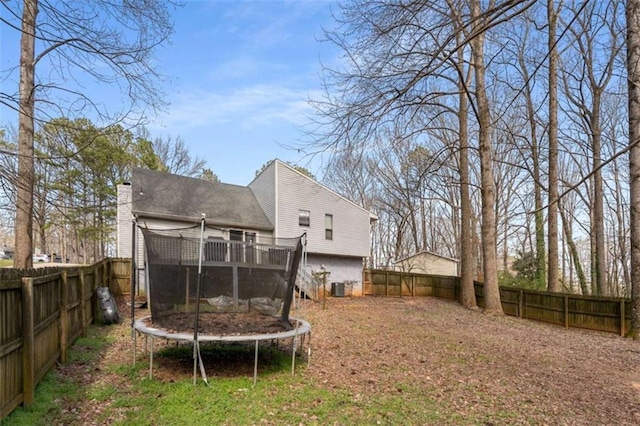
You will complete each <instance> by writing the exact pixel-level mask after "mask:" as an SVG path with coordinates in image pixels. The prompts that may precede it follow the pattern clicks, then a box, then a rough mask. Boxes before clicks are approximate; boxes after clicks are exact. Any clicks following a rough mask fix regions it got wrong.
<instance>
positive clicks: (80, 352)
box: [2, 298, 640, 426]
mask: <svg viewBox="0 0 640 426" xmlns="http://www.w3.org/2000/svg"><path fill="white" fill-rule="evenodd" d="M322 306H323V305H322V304H312V305H310V306H307V307H306V309H307V311H306V312H305V314H306V318H308V319H309V321H310V322H311V324H312V327H313V339H312V347H313V350H314V351H313V353H312V356H311V358H310V360H309V363H308V364H307V363H306V362H305V360H302V359H297V360H296V372H295V376H292V375H291V354H290V352H289V353H286V352H283V351H280V350H278V349H275V348H270V347H261V349H260V358H259V363H258V381H257V384H256V385H255V386H254V385H253V356H254V352H253V345H249V346H241V345H231V346H203V347H202V351H201V352H202V356H203V358H204V364H205V367H206V370H207V374H209V383H210V386H207V385H206V384H205V383H204V382H203V380H202V379H201V378H200V376H199V375H198V380H197V384H196V385H195V386H194V385H193V382H192V373H193V359H192V354H191V347H190V346H189V345H182V346H178V347H176V345H175V344H174V343H167V342H165V341H162V342H164V343H160V339H156V344H155V349H156V350H155V352H154V372H153V373H154V374H153V378H152V379H149V365H148V357H147V355H145V354H144V353H143V351H142V347H143V339H138V352H137V354H138V362H136V364H135V365H132V359H133V358H132V350H131V349H132V344H131V333H130V329H129V326H128V324H129V323H128V321H127V320H126V319H125V321H124V323H123V324H121V325H117V326H104V327H93V328H91V330H90V333H89V335H88V336H87V337H86V338H83V339H80V340H79V341H78V343H77V344H76V345H75V346H74V347H73V348H72V350H71V351H70V354H69V358H70V362H69V363H67V364H65V365H63V366H59V367H58V368H56V369H55V371H53V372H52V373H50V374H49V375H48V376H47V377H46V378H45V380H44V381H43V382H42V383H41V384H40V385H39V386H38V389H37V391H36V404H34V406H33V407H32V408H30V409H24V408H19V409H18V410H16V411H15V412H14V414H12V415H11V416H10V417H9V418H8V419H5V420H4V421H3V422H2V424H3V426H4V425H5V424H6V425H7V426H8V425H14V424H17V425H50V424H95V425H107V424H108V425H130V424H131V425H174V424H175V425H200V424H205V425H209V424H221V425H225V424H228V425H236V424H267V425H272V424H277V425H281V424H282V425H299V424H302V425H324V424H334V425H351V424H364V425H370V424H385V425H386V424H390V425H404V424H438V425H440V424H444V425H452V424H453V425H457V424H465V425H466V424H640V409H639V408H638V407H640V405H639V404H638V401H640V393H639V392H638V388H640V385H638V387H637V388H636V384H637V383H640V373H639V372H640V347H639V346H638V344H637V342H633V341H629V340H627V339H622V338H620V337H618V336H614V335H608V334H600V333H593V332H583V331H568V330H564V329H563V328H561V327H553V326H548V325H545V324H537V323H533V322H529V321H525V320H518V319H514V318H510V317H488V316H484V315H482V314H481V313H479V312H477V311H471V310H465V309H463V308H461V307H460V306H458V305H456V304H454V303H450V302H444V301H439V300H436V299H430V298H424V299H418V298H416V299H409V298H403V299H377V298H376V299H373V298H363V299H349V300H347V299H343V300H335V299H329V300H328V303H327V307H326V309H323V307H322ZM121 313H123V310H121ZM124 313H125V314H126V312H124ZM281 346H282V347H285V346H287V345H286V344H283V345H281ZM287 350H290V348H288V349H287ZM602 360H606V362H602Z"/></svg>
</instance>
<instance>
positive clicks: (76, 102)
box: [0, 0, 172, 268]
mask: <svg viewBox="0 0 640 426" xmlns="http://www.w3.org/2000/svg"><path fill="white" fill-rule="evenodd" d="M0 7H2V8H5V9H6V10H7V14H5V15H3V17H2V18H1V21H0V22H1V23H2V25H3V28H4V29H5V30H16V31H20V32H21V41H20V63H19V65H20V66H19V73H20V84H19V90H18V92H17V94H12V93H10V92H2V93H0V99H1V101H2V103H3V104H5V105H6V106H8V107H9V108H13V109H15V110H16V111H17V113H18V121H19V127H18V152H17V154H18V177H17V180H16V183H17V185H16V187H17V200H16V220H15V257H14V266H15V267H18V268H25V267H29V266H31V264H32V261H31V252H32V249H33V236H32V229H33V204H34V203H33V185H34V166H33V161H34V147H33V135H34V132H35V123H36V121H40V120H42V121H47V117H49V118H50V117H53V116H66V115H73V114H76V115H81V114H85V115H95V116H98V117H100V118H101V121H103V123H101V124H102V125H104V126H108V125H109V124H110V123H114V122H118V121H122V120H124V119H125V118H126V117H129V118H130V119H132V120H134V121H136V120H139V119H140V118H141V117H142V113H143V110H144V109H149V108H154V107H157V106H159V105H160V104H161V103H162V102H161V99H160V97H159V96H158V90H157V85H156V84H155V83H156V80H157V77H158V75H157V73H156V72H155V70H154V68H153V63H152V53H153V50H154V47H156V46H158V45H159V44H161V43H162V42H164V41H165V40H166V39H167V38H168V36H169V35H170V33H171V30H172V25H171V23H170V21H169V13H168V9H167V4H166V3H165V2H146V1H145V2H122V3H119V2H111V1H108V0H95V1H92V2H84V3H76V2H71V1H58V2H53V3H52V2H46V1H38V0H24V1H23V2H19V1H12V2H9V1H5V2H1V3H0ZM36 40H37V41H38V46H39V48H40V50H39V51H38V52H36ZM47 60H48V61H49V64H45V63H46V61H47ZM38 65H43V67H45V68H43V71H44V72H43V73H42V75H40V74H38V77H39V79H38V84H36V68H37V66H38ZM47 65H48V68H47V67H46V66H47ZM3 74H4V75H5V80H6V79H8V78H10V76H11V75H12V74H11V69H8V70H3ZM87 76H88V77H89V78H91V79H93V80H94V81H99V82H102V83H105V84H114V83H115V84H116V85H117V86H119V88H120V89H122V90H121V93H122V94H123V98H124V99H123V103H122V104H123V105H126V106H125V108H124V109H123V110H122V111H118V112H115V113H114V112H113V111H112V112H111V113H109V111H108V110H107V109H108V106H106V105H104V104H102V103H101V102H99V101H98V100H97V99H96V98H94V97H92V94H91V93H89V92H87V91H86V89H85V88H83V78H85V77H87ZM4 87H5V86H4V85H3V88H4ZM38 105H40V107H38Z"/></svg>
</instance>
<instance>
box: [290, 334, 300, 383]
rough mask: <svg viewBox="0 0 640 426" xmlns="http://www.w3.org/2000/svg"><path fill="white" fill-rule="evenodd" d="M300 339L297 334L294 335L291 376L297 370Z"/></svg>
mask: <svg viewBox="0 0 640 426" xmlns="http://www.w3.org/2000/svg"><path fill="white" fill-rule="evenodd" d="M297 340H298V337H297V336H294V338H293V342H292V345H293V347H292V348H291V349H292V351H291V377H293V375H294V373H295V371H296V350H297V349H296V341H297Z"/></svg>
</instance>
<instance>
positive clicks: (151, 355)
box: [149, 336, 153, 379]
mask: <svg viewBox="0 0 640 426" xmlns="http://www.w3.org/2000/svg"><path fill="white" fill-rule="evenodd" d="M152 378H153V336H151V348H150V351H149V379H152Z"/></svg>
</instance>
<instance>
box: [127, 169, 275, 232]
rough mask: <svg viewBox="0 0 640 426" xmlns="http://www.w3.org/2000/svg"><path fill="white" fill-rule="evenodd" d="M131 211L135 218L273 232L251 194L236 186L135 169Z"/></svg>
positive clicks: (251, 192) (243, 187)
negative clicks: (142, 217)
mask: <svg viewBox="0 0 640 426" xmlns="http://www.w3.org/2000/svg"><path fill="white" fill-rule="evenodd" d="M131 180H132V183H131V185H132V193H133V205H132V212H133V214H134V215H137V216H144V217H154V218H160V219H170V220H180V221H187V222H191V221H194V222H197V221H199V220H200V218H201V216H202V213H204V214H205V217H206V219H205V221H206V223H207V224H210V225H217V226H223V227H238V228H245V229H256V230H273V224H272V223H271V222H270V221H269V219H268V218H267V216H266V215H265V213H264V211H263V210H262V208H261V207H260V204H259V203H258V200H257V199H256V197H255V195H254V194H253V191H251V189H250V188H248V187H245V186H239V185H230V184H226V183H220V182H211V181H207V180H204V179H194V178H189V177H184V176H178V175H174V174H171V173H166V172H158V171H154V170H148V169H141V168H135V169H133V172H132V179H131Z"/></svg>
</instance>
